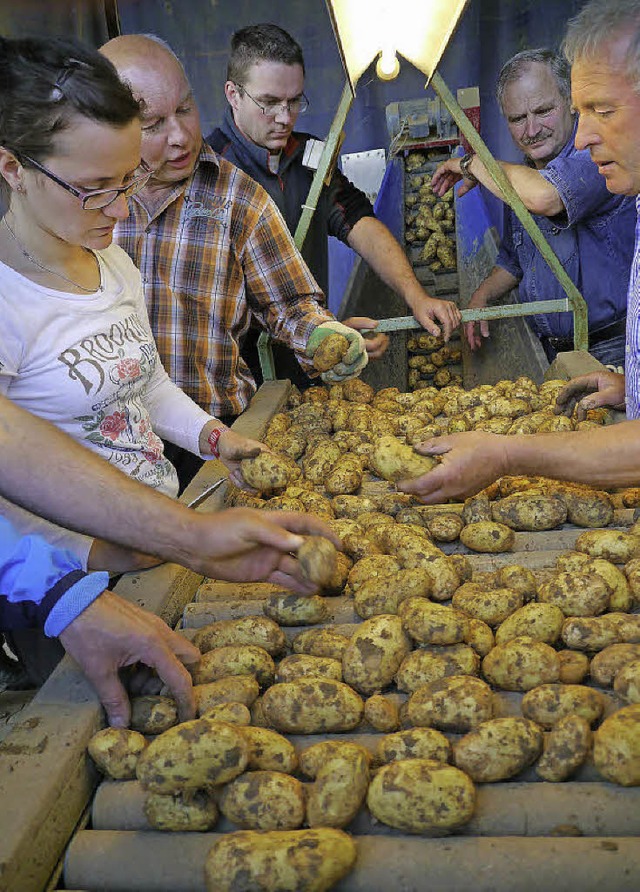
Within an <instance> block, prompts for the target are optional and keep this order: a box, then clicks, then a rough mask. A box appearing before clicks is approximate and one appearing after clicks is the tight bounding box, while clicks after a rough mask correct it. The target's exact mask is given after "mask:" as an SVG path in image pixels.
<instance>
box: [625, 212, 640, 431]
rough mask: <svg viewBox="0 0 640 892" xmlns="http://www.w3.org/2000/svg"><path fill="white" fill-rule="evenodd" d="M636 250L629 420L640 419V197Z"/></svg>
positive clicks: (629, 323)
mask: <svg viewBox="0 0 640 892" xmlns="http://www.w3.org/2000/svg"><path fill="white" fill-rule="evenodd" d="M636 208H637V213H638V218H637V220H636V248H635V253H634V255H633V263H632V264H631V279H630V281H629V300H628V312H627V352H626V356H625V364H624V381H625V390H626V397H625V402H626V404H627V418H628V419H629V420H631V419H635V418H640V195H639V196H638V197H637V198H636Z"/></svg>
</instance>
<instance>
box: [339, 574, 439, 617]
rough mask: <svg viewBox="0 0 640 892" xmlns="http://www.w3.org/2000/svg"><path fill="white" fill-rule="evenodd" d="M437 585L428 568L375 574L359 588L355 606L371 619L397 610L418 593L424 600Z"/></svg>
mask: <svg viewBox="0 0 640 892" xmlns="http://www.w3.org/2000/svg"><path fill="white" fill-rule="evenodd" d="M432 588H433V582H432V580H431V576H430V575H429V573H428V571H426V570H420V569H415V570H403V571H400V572H398V573H394V574H389V575H379V576H374V577H373V578H372V579H369V580H366V581H365V582H364V583H362V585H360V586H359V588H358V589H357V591H356V593H355V596H354V607H355V610H356V613H357V614H358V616H361V617H362V618H363V619H370V618H371V617H372V616H376V615H379V614H381V613H397V612H398V610H399V607H400V605H401V604H402V603H403V602H404V601H405V600H407V599H408V598H411V597H413V595H414V593H415V594H416V595H417V596H418V597H419V598H420V599H421V600H424V599H425V598H426V597H428V595H429V594H430V592H431V590H432Z"/></svg>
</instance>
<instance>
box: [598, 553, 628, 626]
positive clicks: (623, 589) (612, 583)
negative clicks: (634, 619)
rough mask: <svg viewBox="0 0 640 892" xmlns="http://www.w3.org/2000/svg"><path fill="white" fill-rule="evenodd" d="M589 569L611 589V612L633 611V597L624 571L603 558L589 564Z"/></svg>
mask: <svg viewBox="0 0 640 892" xmlns="http://www.w3.org/2000/svg"><path fill="white" fill-rule="evenodd" d="M587 569H589V570H593V572H594V573H597V574H598V576H602V578H603V579H604V581H605V582H606V583H607V585H608V586H609V587H610V589H611V595H610V596H609V610H612V611H617V610H620V611H622V612H623V613H626V612H627V611H628V610H631V608H632V607H633V595H632V593H631V589H630V588H629V583H628V582H627V577H626V576H625V575H624V573H623V572H622V570H620V569H619V568H618V567H616V565H615V564H612V563H611V562H610V561H605V560H603V559H602V558H595V559H594V560H592V561H591V562H590V563H589V564H588V568H587Z"/></svg>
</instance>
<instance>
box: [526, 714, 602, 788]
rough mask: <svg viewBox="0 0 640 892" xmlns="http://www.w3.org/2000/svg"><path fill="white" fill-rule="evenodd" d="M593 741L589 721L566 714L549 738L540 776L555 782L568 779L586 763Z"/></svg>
mask: <svg viewBox="0 0 640 892" xmlns="http://www.w3.org/2000/svg"><path fill="white" fill-rule="evenodd" d="M592 739H593V737H592V734H591V728H590V727H589V722H587V721H586V719H583V718H582V717H581V716H579V715H566V716H565V717H564V718H562V719H560V721H559V722H557V724H555V725H554V726H553V729H552V730H551V732H550V733H549V734H547V735H546V736H545V740H544V752H543V753H542V756H541V757H540V758H539V759H538V761H537V763H536V774H537V775H538V777H541V778H542V780H545V781H550V782H551V783H558V782H560V781H565V780H567V778H569V777H570V776H571V775H572V774H573V773H574V771H577V769H578V768H579V767H580V766H581V765H582V764H583V763H584V762H585V761H586V759H587V756H588V755H589V750H590V749H591V743H592Z"/></svg>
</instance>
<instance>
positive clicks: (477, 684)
mask: <svg viewBox="0 0 640 892" xmlns="http://www.w3.org/2000/svg"><path fill="white" fill-rule="evenodd" d="M407 714H408V717H409V721H411V722H412V724H414V725H416V726H418V727H420V726H425V725H426V726H427V727H431V728H438V730H440V731H454V732H456V733H464V732H466V731H470V730H471V729H472V728H476V727H477V726H478V725H481V724H482V722H486V721H488V720H489V719H490V718H492V717H493V695H492V693H491V688H490V687H489V685H488V684H487V683H486V682H484V681H482V680H481V679H480V678H473V677H472V676H469V675H452V676H449V677H448V678H442V679H440V680H439V681H433V682H431V683H430V684H426V685H423V686H422V687H419V688H418V689H417V690H416V691H414V692H413V694H412V695H411V697H410V698H409V703H408V707H407Z"/></svg>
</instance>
